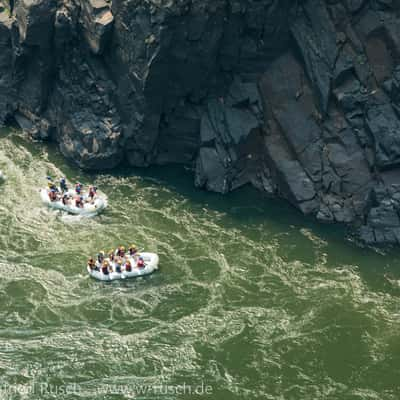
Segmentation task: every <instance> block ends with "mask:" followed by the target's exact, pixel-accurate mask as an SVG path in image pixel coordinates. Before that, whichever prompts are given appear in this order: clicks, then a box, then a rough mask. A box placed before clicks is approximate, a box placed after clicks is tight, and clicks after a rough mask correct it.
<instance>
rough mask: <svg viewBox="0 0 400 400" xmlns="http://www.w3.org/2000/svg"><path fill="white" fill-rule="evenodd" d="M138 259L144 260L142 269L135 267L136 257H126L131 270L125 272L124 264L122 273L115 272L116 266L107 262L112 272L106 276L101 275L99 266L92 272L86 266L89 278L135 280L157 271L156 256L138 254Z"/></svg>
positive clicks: (152, 254) (157, 259)
mask: <svg viewBox="0 0 400 400" xmlns="http://www.w3.org/2000/svg"><path fill="white" fill-rule="evenodd" d="M140 257H142V258H143V260H144V267H142V268H138V267H137V266H136V262H137V257H135V258H133V257H129V256H128V257H126V260H129V261H130V263H131V265H132V270H131V271H130V272H128V271H125V263H124V264H123V265H122V270H121V271H122V272H121V273H118V272H116V264H115V263H113V262H109V263H110V266H111V267H112V272H109V273H108V274H103V272H101V270H100V265H97V266H96V269H94V270H92V269H90V267H89V266H88V267H87V271H88V273H89V275H90V276H91V277H93V278H95V279H98V280H99V281H115V280H118V279H126V278H137V277H138V276H144V275H149V274H151V273H153V272H154V271H156V270H157V269H158V261H159V258H158V255H157V254H155V253H140ZM107 260H108V259H107ZM108 261H109V260H108Z"/></svg>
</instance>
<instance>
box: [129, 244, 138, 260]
mask: <svg viewBox="0 0 400 400" xmlns="http://www.w3.org/2000/svg"><path fill="white" fill-rule="evenodd" d="M128 252H129V255H130V256H131V257H133V256H134V255H135V254H137V252H138V251H137V247H136V246H135V245H134V244H131V245H130V246H129V249H128Z"/></svg>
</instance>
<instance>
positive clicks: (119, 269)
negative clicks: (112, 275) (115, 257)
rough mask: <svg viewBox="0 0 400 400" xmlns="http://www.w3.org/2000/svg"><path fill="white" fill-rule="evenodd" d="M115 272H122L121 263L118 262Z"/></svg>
mask: <svg viewBox="0 0 400 400" xmlns="http://www.w3.org/2000/svg"><path fill="white" fill-rule="evenodd" d="M115 272H117V273H118V274H120V273H121V272H122V270H121V265H120V264H117V266H116V267H115Z"/></svg>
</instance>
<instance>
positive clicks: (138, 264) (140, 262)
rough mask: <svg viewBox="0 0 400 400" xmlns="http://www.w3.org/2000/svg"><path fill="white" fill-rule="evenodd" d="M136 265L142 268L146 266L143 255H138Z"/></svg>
mask: <svg viewBox="0 0 400 400" xmlns="http://www.w3.org/2000/svg"><path fill="white" fill-rule="evenodd" d="M136 266H137V267H138V268H144V267H145V266H146V265H145V263H144V260H143V257H139V259H138V261H137V264H136Z"/></svg>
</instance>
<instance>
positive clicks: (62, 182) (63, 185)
mask: <svg viewBox="0 0 400 400" xmlns="http://www.w3.org/2000/svg"><path fill="white" fill-rule="evenodd" d="M60 189H61V191H62V192H63V193H65V192H68V186H67V180H66V179H65V178H64V177H63V178H61V179H60Z"/></svg>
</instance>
